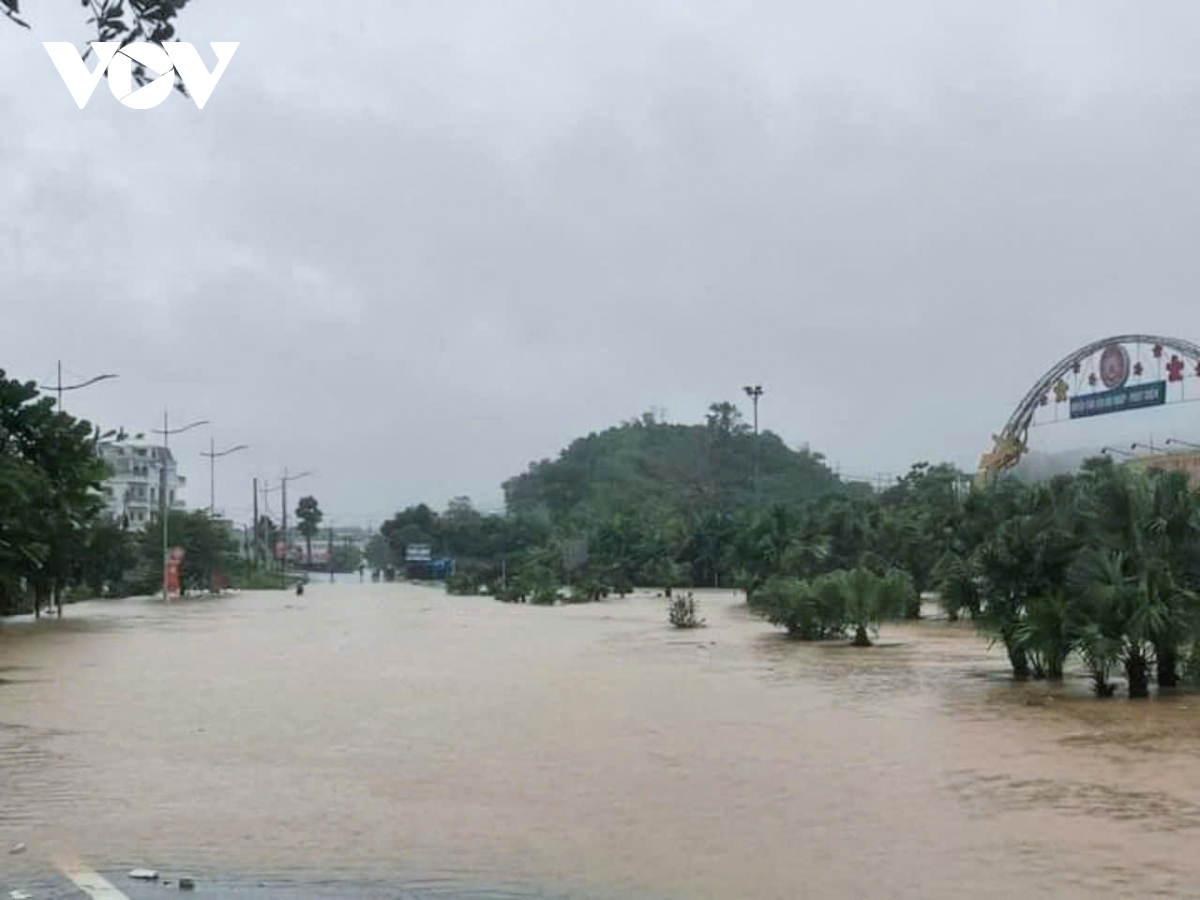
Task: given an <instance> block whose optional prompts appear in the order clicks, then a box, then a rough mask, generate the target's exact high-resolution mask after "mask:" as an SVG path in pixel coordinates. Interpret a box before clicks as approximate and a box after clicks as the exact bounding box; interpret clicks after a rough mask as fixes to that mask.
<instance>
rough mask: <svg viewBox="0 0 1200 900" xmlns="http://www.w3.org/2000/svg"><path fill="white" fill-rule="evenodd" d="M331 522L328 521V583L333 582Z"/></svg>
mask: <svg viewBox="0 0 1200 900" xmlns="http://www.w3.org/2000/svg"><path fill="white" fill-rule="evenodd" d="M333 580H334V579H333V523H332V522H330V523H329V583H330V584H333Z"/></svg>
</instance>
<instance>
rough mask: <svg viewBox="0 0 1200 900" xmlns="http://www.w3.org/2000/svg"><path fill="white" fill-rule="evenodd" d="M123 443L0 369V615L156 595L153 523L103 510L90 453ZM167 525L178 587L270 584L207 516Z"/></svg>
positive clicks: (157, 537)
mask: <svg viewBox="0 0 1200 900" xmlns="http://www.w3.org/2000/svg"><path fill="white" fill-rule="evenodd" d="M125 437H126V436H125V435H124V434H123V433H121V432H105V433H102V432H101V431H100V429H98V428H96V427H94V426H93V425H92V424H90V423H88V422H85V421H82V420H79V419H76V418H74V417H72V416H70V415H69V414H67V413H64V412H61V411H59V410H58V409H57V408H56V405H55V402H54V400H53V399H52V398H50V397H46V396H42V395H41V394H40V393H39V391H38V388H37V385H36V384H34V383H32V382H21V381H18V380H15V379H10V378H8V377H7V376H6V374H5V373H4V372H3V371H0V615H13V614H17V613H28V612H37V613H40V612H41V611H42V610H43V609H46V608H49V607H55V608H57V609H58V611H59V612H60V614H61V610H62V604H63V603H65V602H68V601H70V600H71V599H73V598H76V597H80V596H91V597H99V596H126V595H130V594H153V593H155V592H156V591H157V590H158V589H159V588H160V586H161V584H162V543H161V540H162V539H161V531H160V530H159V527H158V522H154V521H152V522H151V524H150V525H149V526H148V527H147V528H146V529H145V530H144V531H135V530H131V529H129V528H128V527H127V526H126V525H124V524H123V523H121V522H117V521H114V520H113V519H112V518H111V517H110V516H108V515H106V513H105V507H104V500H103V497H102V494H101V487H102V483H103V481H104V479H105V478H106V477H107V476H108V474H109V473H108V469H107V467H106V465H105V463H104V462H102V461H101V459H100V456H99V453H98V446H99V444H100V442H101V441H105V440H115V441H120V440H124V439H125ZM168 525H169V529H170V534H171V543H172V545H174V546H179V547H182V548H183V549H184V552H185V560H186V561H185V564H184V566H183V568H182V575H183V586H184V588H185V589H188V590H204V589H208V588H209V587H210V586H211V585H212V584H213V577H214V575H216V576H220V577H222V578H224V579H227V580H228V581H229V582H230V583H231V584H235V585H236V584H243V585H245V586H264V587H265V586H268V584H267V583H266V582H268V581H269V582H272V583H273V582H274V581H277V579H273V578H271V577H269V576H266V575H265V573H263V572H262V571H260V570H255V569H254V568H253V567H251V566H248V565H247V564H245V563H244V562H243V561H242V560H241V557H240V552H239V551H240V548H239V545H238V542H237V541H236V540H235V539H234V537H233V536H232V535H231V534H230V532H229V530H228V529H227V527H226V526H225V525H224V524H223V523H221V522H219V521H218V520H215V519H213V518H211V517H210V516H209V515H208V514H207V513H205V512H182V511H172V512H171V513H170V521H169V523H168ZM264 579H266V580H265V581H264Z"/></svg>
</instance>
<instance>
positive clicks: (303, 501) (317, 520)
mask: <svg viewBox="0 0 1200 900" xmlns="http://www.w3.org/2000/svg"><path fill="white" fill-rule="evenodd" d="M296 518H297V519H299V520H300V524H299V525H298V526H297V529H298V530H299V532H300V533H301V534H302V535H304V547H305V550H306V551H307V560H308V566H309V568H312V540H313V538H314V537H316V536H317V529H318V527H319V526H320V524H321V520H322V519H323V518H325V514H324V513H323V512H321V507H320V506H319V505H318V504H317V498H316V497H301V498H300V503H299V504H298V505H297V506H296Z"/></svg>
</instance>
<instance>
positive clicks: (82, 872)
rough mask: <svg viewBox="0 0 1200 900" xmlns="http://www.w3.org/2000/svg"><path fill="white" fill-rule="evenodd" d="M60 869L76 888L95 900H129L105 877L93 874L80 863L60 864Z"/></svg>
mask: <svg viewBox="0 0 1200 900" xmlns="http://www.w3.org/2000/svg"><path fill="white" fill-rule="evenodd" d="M58 867H59V869H60V870H61V871H62V873H63V874H64V875H66V876H67V877H68V878H70V879H71V881H72V882H73V883H74V884H75V887H77V888H79V889H80V890H81V891H83V892H84V893H85V894H87V895H88V896H89V897H91V898H93V900H129V897H128V896H126V895H125V894H122V893H121V892H120V891H118V890H117V889H116V888H115V887H113V886H112V885H111V884H110V883H109V882H108V880H107V879H105V878H104V876H102V875H99V874H98V873H96V872H93V871H92V870H91V869H89V868H88V867H87V866H83V865H80V864H78V863H71V864H64V863H60V864H59V866H58Z"/></svg>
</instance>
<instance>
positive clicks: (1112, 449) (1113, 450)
mask: <svg viewBox="0 0 1200 900" xmlns="http://www.w3.org/2000/svg"><path fill="white" fill-rule="evenodd" d="M1100 452H1101V453H1103V454H1104V455H1105V456H1109V455H1111V454H1113V453H1117V454H1119V455H1121V456H1128V457H1130V458H1132V457H1133V454H1132V453H1130V452H1129V451H1128V450H1118V449H1117V448H1116V447H1101V448H1100Z"/></svg>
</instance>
